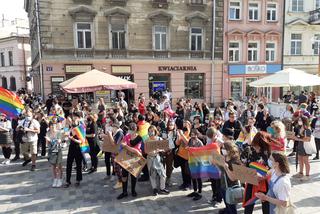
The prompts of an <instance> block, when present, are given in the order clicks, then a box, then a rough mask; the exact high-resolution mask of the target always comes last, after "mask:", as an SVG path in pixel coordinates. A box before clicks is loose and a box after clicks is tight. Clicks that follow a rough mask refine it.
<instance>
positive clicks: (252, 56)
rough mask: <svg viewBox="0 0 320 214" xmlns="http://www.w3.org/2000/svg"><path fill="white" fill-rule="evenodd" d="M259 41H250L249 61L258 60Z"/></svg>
mask: <svg viewBox="0 0 320 214" xmlns="http://www.w3.org/2000/svg"><path fill="white" fill-rule="evenodd" d="M258 60H259V57H258V43H257V42H249V43H248V61H249V62H258Z"/></svg>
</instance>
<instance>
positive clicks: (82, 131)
mask: <svg viewBox="0 0 320 214" xmlns="http://www.w3.org/2000/svg"><path fill="white" fill-rule="evenodd" d="M73 131H74V132H75V135H76V136H77V138H78V139H79V140H80V141H81V143H80V149H81V152H82V153H89V152H90V147H89V143H88V141H87V139H86V127H85V125H84V124H82V123H81V124H80V125H79V126H77V127H76V128H74V129H73Z"/></svg>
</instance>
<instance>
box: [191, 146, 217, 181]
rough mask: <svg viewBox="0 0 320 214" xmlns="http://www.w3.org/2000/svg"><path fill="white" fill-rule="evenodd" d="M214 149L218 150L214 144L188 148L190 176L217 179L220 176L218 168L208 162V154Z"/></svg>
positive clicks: (210, 154)
mask: <svg viewBox="0 0 320 214" xmlns="http://www.w3.org/2000/svg"><path fill="white" fill-rule="evenodd" d="M216 151H218V146H217V145H216V144H209V145H207V146H203V147H190V148H189V168H190V172H191V177H192V178H194V179H196V178H214V179H218V178H220V177H221V171H220V169H219V168H218V167H217V166H214V165H212V163H211V162H210V156H212V153H213V152H216Z"/></svg>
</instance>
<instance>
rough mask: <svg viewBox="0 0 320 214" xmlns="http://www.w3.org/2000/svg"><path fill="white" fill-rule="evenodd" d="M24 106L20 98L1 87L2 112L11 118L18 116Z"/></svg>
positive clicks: (0, 105)
mask: <svg viewBox="0 0 320 214" xmlns="http://www.w3.org/2000/svg"><path fill="white" fill-rule="evenodd" d="M23 109H24V105H23V104H22V102H21V100H20V98H19V97H18V96H17V95H16V94H15V93H13V92H11V91H9V90H7V89H4V88H2V87H0V112H1V113H4V114H6V115H7V117H9V118H13V117H16V116H18V115H19V114H20V113H21V112H22V110H23Z"/></svg>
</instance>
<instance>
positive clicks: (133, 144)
mask: <svg viewBox="0 0 320 214" xmlns="http://www.w3.org/2000/svg"><path fill="white" fill-rule="evenodd" d="M137 130H138V128H137V125H136V124H135V123H130V124H129V133H128V134H127V135H126V136H124V138H123V141H122V143H121V145H122V148H123V149H127V150H128V151H130V152H133V153H135V154H137V155H139V156H141V157H142V154H141V144H142V138H141V137H140V136H139V135H138V133H137ZM128 176H129V172H128V171H127V170H125V169H124V168H122V193H121V194H120V195H119V196H118V197H117V199H118V200H121V199H123V198H125V197H128ZM130 177H131V194H132V196H133V197H137V195H138V194H137V192H136V183H137V178H136V177H134V176H133V175H131V176H130Z"/></svg>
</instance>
